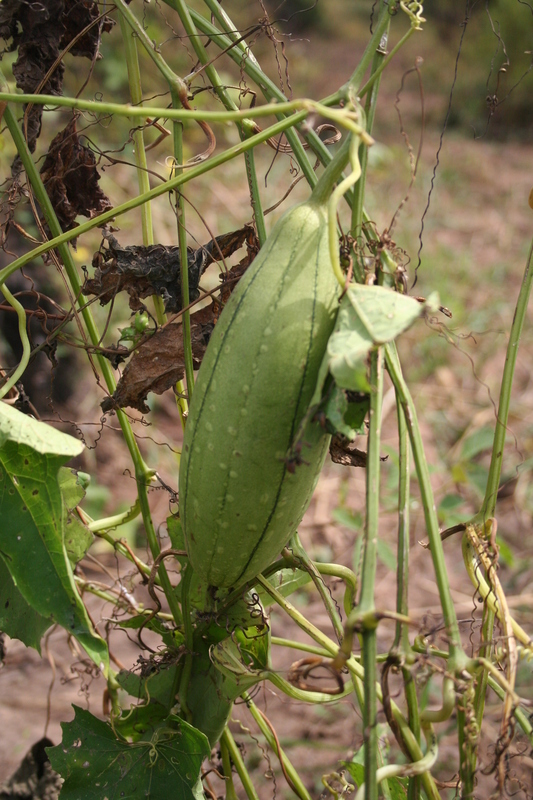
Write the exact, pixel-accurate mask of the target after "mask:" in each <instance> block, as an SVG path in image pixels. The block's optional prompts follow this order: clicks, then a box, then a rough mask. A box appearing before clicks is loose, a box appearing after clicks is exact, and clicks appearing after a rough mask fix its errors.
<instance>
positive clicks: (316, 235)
mask: <svg viewBox="0 0 533 800" xmlns="http://www.w3.org/2000/svg"><path fill="white" fill-rule="evenodd" d="M330 185H331V181H330ZM317 188H318V187H317ZM324 200H325V197H324V191H322V195H319V200H317V191H316V190H315V192H314V193H313V194H312V195H311V198H310V200H309V201H308V202H306V203H302V204H300V205H297V206H295V207H293V208H292V209H290V210H289V211H288V212H287V213H286V214H285V215H284V216H283V217H282V218H281V219H280V220H279V221H278V222H277V223H276V225H275V226H274V228H273V229H272V232H271V234H270V235H269V237H268V238H267V241H266V242H265V244H264V245H263V247H262V248H261V250H260V252H259V254H258V255H257V257H256V259H255V260H254V262H253V263H252V265H251V266H250V267H249V269H248V270H247V271H246V273H245V274H244V276H243V277H242V278H241V280H240V282H239V284H238V286H237V288H236V289H235V291H234V292H233V294H232V295H231V297H230V299H229V301H228V303H227V304H226V306H225V308H224V310H223V312H222V314H221V316H220V319H219V321H218V322H217V324H216V326H215V328H214V331H213V334H212V336H211V340H210V342H209V345H208V348H207V351H206V353H205V356H204V359H203V362H202V365H201V367H200V371H199V374H198V380H197V382H196V384H195V389H194V394H193V398H192V402H191V406H190V413H189V417H188V420H187V424H186V428H185V435H184V442H183V449H182V458H181V467H180V484H179V486H180V517H181V521H182V525H183V530H184V534H185V541H186V547H187V552H188V555H189V558H190V561H191V563H192V566H193V569H194V571H195V572H196V573H197V574H198V575H199V577H200V578H201V579H202V580H205V581H206V582H207V583H208V584H210V585H212V586H215V587H220V588H229V587H234V588H237V587H239V586H241V585H243V584H244V583H246V582H248V581H250V580H253V578H254V577H255V576H256V575H257V574H259V573H260V572H261V571H262V570H264V569H265V568H266V567H267V566H268V565H269V564H270V563H271V562H272V561H273V560H274V559H275V558H276V556H277V555H278V554H279V553H280V551H281V550H282V549H283V547H284V546H285V545H286V544H287V542H288V540H289V538H290V537H291V535H292V534H293V533H294V532H295V531H296V529H297V527H298V525H299V523H300V521H301V519H302V517H303V515H304V513H305V511H306V509H307V507H308V505H309V502H310V500H311V497H312V494H313V491H314V488H315V485H316V482H317V480H318V476H319V473H320V471H321V469H322V465H323V463H324V459H325V457H326V453H327V451H328V446H329V440H330V437H329V435H328V434H327V433H326V431H325V430H324V429H323V428H322V427H321V426H320V424H319V423H318V422H316V421H310V422H309V423H308V424H307V425H306V427H305V430H304V432H303V437H302V440H303V447H302V450H301V461H302V463H299V464H298V465H294V462H291V461H290V459H289V458H288V454H289V453H290V451H291V447H292V445H293V444H294V441H295V438H296V435H297V432H298V430H299V427H300V424H301V423H302V420H303V418H304V417H305V415H306V412H307V410H308V408H309V404H310V400H311V397H312V395H313V393H314V390H315V386H316V382H317V376H318V371H319V368H320V365H321V362H322V358H323V355H324V352H325V350H326V345H327V342H328V338H329V336H330V334H331V333H332V331H333V327H334V324H335V319H336V315H337V309H338V298H339V284H338V282H337V280H336V278H335V275H334V273H333V270H332V267H331V261H330V256H329V249H328V229H327V207H326V204H325V202H324Z"/></svg>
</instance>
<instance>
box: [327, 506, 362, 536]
mask: <svg viewBox="0 0 533 800" xmlns="http://www.w3.org/2000/svg"><path fill="white" fill-rule="evenodd" d="M333 519H334V520H335V522H339V523H340V524H341V525H344V527H345V528H348V530H350V531H355V532H356V533H361V531H362V530H363V517H362V515H361V514H360V513H359V511H350V510H349V509H348V508H335V509H333Z"/></svg>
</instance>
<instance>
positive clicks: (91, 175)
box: [41, 116, 112, 231]
mask: <svg viewBox="0 0 533 800" xmlns="http://www.w3.org/2000/svg"><path fill="white" fill-rule="evenodd" d="M76 121H77V117H76V116H73V117H72V119H71V120H70V122H69V123H68V125H67V126H66V128H64V129H63V130H62V131H60V132H59V133H58V134H57V135H56V136H55V137H54V138H53V140H52V143H51V145H50V149H49V151H48V153H47V156H46V158H45V160H44V163H43V166H42V167H41V175H42V178H43V183H44V185H45V187H46V191H47V192H48V196H49V198H50V201H51V203H52V205H53V207H54V210H55V212H56V215H57V218H58V220H59V223H60V224H61V227H62V228H63V230H64V231H68V230H71V229H72V228H75V227H76V222H75V219H76V217H77V216H78V215H79V214H81V215H82V216H84V217H89V218H90V217H94V216H96V215H97V214H101V213H102V212H104V211H107V209H109V208H111V207H112V205H111V201H110V200H109V198H108V197H107V196H106V195H105V194H104V192H103V191H102V190H101V189H100V186H99V185H98V181H99V180H100V174H99V172H98V170H97V169H96V158H95V155H94V153H93V152H92V150H90V149H89V148H88V147H86V146H85V145H82V144H81V143H80V140H79V137H78V132H77V130H76Z"/></svg>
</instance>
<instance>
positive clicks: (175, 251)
mask: <svg viewBox="0 0 533 800" xmlns="http://www.w3.org/2000/svg"><path fill="white" fill-rule="evenodd" d="M252 233H253V231H252V229H251V228H250V227H249V226H245V227H244V228H241V229H240V230H238V231H231V232H230V233H226V234H223V235H221V236H217V237H216V238H215V239H212V240H211V241H210V242H208V243H207V244H205V245H203V246H202V247H199V248H198V249H197V250H193V249H192V248H190V249H189V250H188V252H187V261H188V265H189V298H190V300H191V302H192V301H194V300H196V299H197V298H198V297H199V294H200V292H199V288H198V286H199V282H200V278H201V276H202V274H203V272H204V270H205V269H206V268H207V267H208V266H209V264H212V263H213V261H221V260H223V259H225V258H229V256H231V255H232V254H233V253H234V252H235V251H236V250H238V249H239V248H240V247H241V246H242V245H243V243H244V242H245V241H247V240H250V239H251V237H252ZM104 238H105V240H106V241H107V247H102V248H101V249H100V251H99V252H98V253H96V254H95V256H94V258H93V267H95V273H94V277H93V278H91V279H88V280H86V281H85V283H84V285H83V288H82V290H83V293H84V294H85V295H97V296H98V297H99V299H100V303H101V305H103V306H104V305H107V303H110V302H111V300H112V299H113V298H114V297H115V295H116V294H117V292H120V291H122V290H125V291H127V292H128V294H129V296H130V301H129V303H130V308H131V309H132V310H133V311H137V310H139V309H140V308H142V302H141V300H142V299H143V298H146V297H150V296H151V295H154V294H157V295H159V296H160V297H161V298H162V299H163V302H164V304H165V311H167V313H170V314H174V313H177V312H178V311H180V310H181V307H182V303H181V262H180V250H179V247H177V246H176V245H174V246H165V245H162V244H154V245H150V246H147V247H145V246H142V245H133V246H128V247H121V245H120V244H119V242H118V241H117V239H115V237H114V236H112V235H111V234H104Z"/></svg>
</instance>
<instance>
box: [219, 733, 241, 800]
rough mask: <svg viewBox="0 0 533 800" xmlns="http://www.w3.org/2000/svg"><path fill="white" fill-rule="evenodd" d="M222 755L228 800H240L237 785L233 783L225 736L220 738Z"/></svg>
mask: <svg viewBox="0 0 533 800" xmlns="http://www.w3.org/2000/svg"><path fill="white" fill-rule="evenodd" d="M220 755H221V757H222V767H223V769H224V780H225V782H226V800H238V797H237V792H236V791H235V785H234V783H233V773H232V769H231V757H230V751H229V747H228V745H227V742H226V739H225V738H224V736H221V737H220Z"/></svg>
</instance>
